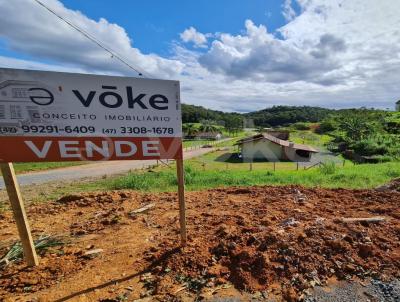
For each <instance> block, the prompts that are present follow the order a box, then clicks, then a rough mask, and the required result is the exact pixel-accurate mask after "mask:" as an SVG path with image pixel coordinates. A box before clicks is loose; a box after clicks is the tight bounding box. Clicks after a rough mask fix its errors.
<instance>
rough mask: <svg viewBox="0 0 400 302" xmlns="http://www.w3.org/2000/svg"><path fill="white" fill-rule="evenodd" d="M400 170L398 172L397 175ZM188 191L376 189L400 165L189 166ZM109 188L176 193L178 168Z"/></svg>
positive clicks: (118, 181) (121, 180)
mask: <svg viewBox="0 0 400 302" xmlns="http://www.w3.org/2000/svg"><path fill="white" fill-rule="evenodd" d="M396 171H397V172H396ZM185 174H186V188H187V189H188V190H201V189H209V188H216V187H225V186H252V185H291V184H296V185H303V186H307V187H324V188H349V189H365V188H373V187H377V186H379V185H382V184H384V183H387V182H389V181H390V180H391V179H393V178H395V177H399V176H400V163H398V162H397V163H383V164H365V165H357V166H347V167H341V168H337V167H336V168H335V169H334V170H333V171H331V170H330V171H329V173H325V172H324V171H321V170H320V169H310V170H299V171H285V170H281V171H275V172H274V171H271V170H253V171H249V170H230V171H229V172H225V173H222V172H221V171H216V170H205V171H202V170H199V169H197V168H194V167H193V166H191V165H190V164H187V165H186V168H185ZM108 187H109V189H134V190H140V191H175V190H176V175H175V169H172V168H171V169H165V170H161V171H157V172H147V173H140V174H138V173H131V174H129V175H127V176H122V177H119V178H117V179H115V180H114V181H111V182H110V183H108Z"/></svg>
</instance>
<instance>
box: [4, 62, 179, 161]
mask: <svg viewBox="0 0 400 302" xmlns="http://www.w3.org/2000/svg"><path fill="white" fill-rule="evenodd" d="M179 92H180V89H179V82H177V81H169V80H152V79H138V78H131V77H117V76H99V75H89V74H73V73H61V72H47V71H31V70H17V69H5V68H0V161H2V162H6V161H8V162H11V161H16V162H18V161H59V160H113V159H115V160H116V159H156V158H179V157H180V156H181V136H182V132H181V131H182V127H181V105H180V95H179Z"/></svg>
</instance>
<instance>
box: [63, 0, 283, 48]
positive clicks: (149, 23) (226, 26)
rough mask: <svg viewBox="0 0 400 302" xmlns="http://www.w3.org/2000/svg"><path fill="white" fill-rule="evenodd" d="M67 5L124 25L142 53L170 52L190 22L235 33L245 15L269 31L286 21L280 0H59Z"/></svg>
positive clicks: (207, 29)
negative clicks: (173, 42)
mask: <svg viewBox="0 0 400 302" xmlns="http://www.w3.org/2000/svg"><path fill="white" fill-rule="evenodd" d="M62 2H63V3H64V4H65V5H66V6H67V7H69V8H72V9H75V10H80V11H82V12H84V13H85V14H86V15H87V16H89V17H90V18H93V19H99V18H102V17H103V18H106V19H107V20H108V21H110V22H114V23H117V24H119V25H120V26H122V27H123V28H125V30H126V31H127V32H128V33H129V35H130V36H131V37H133V44H134V46H136V47H138V48H139V49H141V50H142V51H143V52H144V53H157V54H160V55H168V54H170V51H171V49H170V46H171V43H172V41H174V40H179V33H181V32H182V31H184V30H185V29H186V28H188V27H190V26H193V27H195V28H196V29H197V30H198V31H200V32H203V33H215V32H228V33H233V34H239V33H240V32H241V31H243V24H244V22H245V21H246V20H247V19H251V20H253V21H254V22H255V23H257V24H259V23H261V24H266V25H267V27H268V28H269V30H270V31H275V29H277V28H279V27H281V26H283V25H284V24H286V23H287V22H286V20H285V18H284V17H283V15H282V13H281V11H282V4H283V1H279V0H275V1H265V0H249V1H243V0H217V1H215V0H201V1H187V0H186V1H184V0H174V1H162V0H147V1H109V0H85V1H82V0H63V1H62Z"/></svg>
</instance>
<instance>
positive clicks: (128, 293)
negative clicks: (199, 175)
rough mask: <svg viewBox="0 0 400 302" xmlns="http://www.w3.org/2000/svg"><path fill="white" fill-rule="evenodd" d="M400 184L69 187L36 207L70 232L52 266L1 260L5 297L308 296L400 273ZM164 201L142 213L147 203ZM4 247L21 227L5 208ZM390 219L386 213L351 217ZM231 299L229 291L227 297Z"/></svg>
mask: <svg viewBox="0 0 400 302" xmlns="http://www.w3.org/2000/svg"><path fill="white" fill-rule="evenodd" d="M399 203H400V192H397V191H394V190H390V189H387V190H383V189H381V190H344V189H334V190H327V189H319V188H314V189H310V188H302V187H297V186H285V187H251V188H227V189H214V190H209V191H202V192H189V193H187V223H188V235H189V241H188V245H187V246H186V247H185V248H179V222H178V205H177V198H176V194H173V193H161V194H140V193H137V192H133V191H116V192H108V193H91V194H82V195H76V196H75V195H72V196H66V197H64V198H62V199H61V200H59V201H54V202H50V203H46V204H36V205H32V206H30V207H29V208H28V216H29V220H30V223H31V227H32V230H33V234H34V237H35V238H37V237H39V236H40V235H41V234H52V235H62V236H64V237H65V238H66V239H67V240H68V243H66V244H65V245H63V246H60V247H53V248H50V249H48V250H47V251H43V252H42V253H41V255H40V266H39V267H36V268H26V267H25V266H24V263H23V262H17V263H13V264H10V265H8V266H7V267H5V268H4V269H2V270H1V269H0V301H135V300H138V301H195V300H206V301H207V300H209V301H211V300H212V301H222V300H218V299H222V298H223V299H231V300H230V301H258V300H260V301H298V300H301V299H305V298H306V297H308V296H309V295H311V294H312V292H313V290H312V289H313V288H314V287H316V286H325V285H331V284H335V283H336V282H338V280H354V281H356V282H359V283H360V284H363V282H367V280H371V279H373V280H380V281H379V282H390V281H391V280H396V279H398V278H400V206H399ZM149 204H154V207H152V208H150V209H149V210H147V211H145V212H142V213H136V214H135V213H133V212H132V211H134V210H135V209H138V208H141V207H143V206H145V205H149ZM0 215H1V216H0V219H1V220H0V240H1V246H3V248H2V249H1V251H0V252H1V254H4V253H5V252H6V251H7V249H6V246H9V245H10V244H11V243H12V242H13V241H14V240H16V239H17V238H18V237H17V231H16V227H15V225H14V221H13V218H12V214H11V213H10V212H4V213H2V214H0ZM372 216H379V217H384V218H385V220H384V221H383V222H379V223H365V222H352V223H345V222H343V221H342V219H341V218H360V217H363V218H364V217H372ZM224 301H227V300H224Z"/></svg>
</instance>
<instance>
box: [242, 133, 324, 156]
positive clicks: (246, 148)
mask: <svg viewBox="0 0 400 302" xmlns="http://www.w3.org/2000/svg"><path fill="white" fill-rule="evenodd" d="M236 145H238V146H239V147H240V148H241V154H242V158H243V160H244V161H253V160H268V161H281V160H284V161H287V160H289V161H294V162H308V161H310V160H311V156H312V154H314V153H318V150H317V149H315V148H313V147H311V146H307V145H302V144H295V143H292V142H289V141H285V140H282V139H279V138H277V137H274V136H272V135H269V134H266V133H263V134H257V135H254V136H250V137H247V138H244V139H241V140H239V141H238V142H237V143H236Z"/></svg>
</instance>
